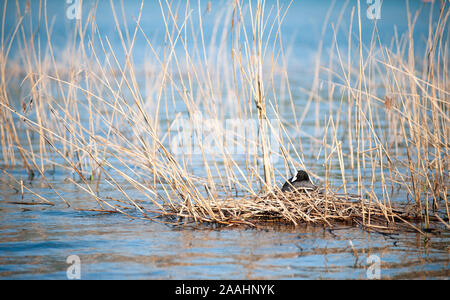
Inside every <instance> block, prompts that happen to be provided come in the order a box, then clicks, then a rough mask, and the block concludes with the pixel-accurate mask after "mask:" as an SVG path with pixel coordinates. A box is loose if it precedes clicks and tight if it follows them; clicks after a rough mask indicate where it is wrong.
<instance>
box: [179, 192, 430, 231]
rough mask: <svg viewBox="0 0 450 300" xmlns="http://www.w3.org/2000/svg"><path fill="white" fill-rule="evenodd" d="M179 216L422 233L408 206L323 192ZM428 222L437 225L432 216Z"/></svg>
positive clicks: (278, 195)
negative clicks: (355, 226) (343, 225)
mask: <svg viewBox="0 0 450 300" xmlns="http://www.w3.org/2000/svg"><path fill="white" fill-rule="evenodd" d="M179 212H182V213H181V214H179V216H181V215H182V216H184V217H187V216H189V217H192V218H194V219H195V220H196V221H199V222H211V223H218V224H225V225H236V224H246V225H250V226H258V225H261V224H264V223H273V222H279V223H284V224H292V225H299V224H323V225H327V226H330V227H333V226H334V225H336V224H337V223H346V224H349V223H350V224H355V225H361V226H363V227H364V228H365V229H373V230H378V231H385V230H388V231H392V230H394V229H395V230H399V229H403V230H408V229H409V230H415V231H419V232H421V230H420V229H419V228H418V227H416V226H415V225H414V224H413V223H414V222H416V221H419V218H418V217H417V216H416V214H415V213H414V208H413V207H411V206H403V207H401V206H398V207H393V206H391V205H388V204H383V203H381V202H379V201H376V200H373V199H370V198H363V197H359V196H357V195H344V194H336V193H332V192H329V191H328V192H325V191H324V190H317V191H302V192H299V191H296V192H284V193H283V192H272V193H268V194H265V195H261V196H251V197H245V198H229V199H225V200H221V201H219V200H217V201H212V202H210V203H208V204H207V205H205V204H201V205H200V204H195V205H189V208H188V207H186V206H184V208H183V209H182V210H179ZM437 218H439V217H437ZM430 220H432V221H438V219H436V217H434V216H432V217H431V218H430Z"/></svg>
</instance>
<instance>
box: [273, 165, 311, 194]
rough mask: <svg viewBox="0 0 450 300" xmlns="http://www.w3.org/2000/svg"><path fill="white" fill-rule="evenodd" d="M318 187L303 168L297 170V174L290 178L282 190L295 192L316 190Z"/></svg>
mask: <svg viewBox="0 0 450 300" xmlns="http://www.w3.org/2000/svg"><path fill="white" fill-rule="evenodd" d="M315 189H317V187H316V186H315V185H314V184H313V183H312V182H311V180H310V179H309V176H308V173H306V172H305V171H303V170H300V171H298V172H297V174H296V175H295V176H294V177H292V178H289V180H288V181H286V182H285V183H284V185H283V187H282V188H281V191H282V192H293V191H305V190H315Z"/></svg>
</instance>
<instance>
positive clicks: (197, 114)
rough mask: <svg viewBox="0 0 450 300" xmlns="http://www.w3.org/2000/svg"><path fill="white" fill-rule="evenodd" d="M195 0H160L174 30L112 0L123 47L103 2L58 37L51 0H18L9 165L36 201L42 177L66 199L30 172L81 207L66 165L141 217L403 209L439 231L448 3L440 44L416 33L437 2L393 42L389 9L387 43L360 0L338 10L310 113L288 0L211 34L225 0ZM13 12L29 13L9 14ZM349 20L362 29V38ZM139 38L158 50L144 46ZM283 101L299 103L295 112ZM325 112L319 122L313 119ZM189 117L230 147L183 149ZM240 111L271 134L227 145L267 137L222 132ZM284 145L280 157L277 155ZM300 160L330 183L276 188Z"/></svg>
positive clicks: (8, 62)
mask: <svg viewBox="0 0 450 300" xmlns="http://www.w3.org/2000/svg"><path fill="white" fill-rule="evenodd" d="M36 3H37V2H36ZM181 3H182V2H179V3H173V2H172V1H165V0H159V1H158V4H159V7H160V10H161V22H162V24H163V25H164V26H163V27H164V30H163V31H164V33H163V42H162V43H161V41H158V42H156V41H154V40H156V38H155V37H153V36H152V34H151V33H149V32H148V30H147V28H143V26H142V15H143V11H144V10H145V9H146V6H145V4H144V1H143V2H141V5H140V7H139V11H138V12H137V15H136V17H135V19H134V23H133V24H130V23H127V21H126V16H125V12H124V8H123V2H120V5H119V7H117V6H116V4H115V3H114V2H113V1H111V2H110V6H111V7H110V8H111V12H112V16H113V17H112V19H113V21H114V24H115V29H116V33H117V38H118V40H119V43H117V44H115V45H114V46H113V45H112V43H111V40H110V38H111V37H108V36H107V35H105V34H104V33H103V32H101V31H100V30H99V27H98V24H97V23H96V15H97V13H98V12H97V7H96V6H93V7H92V9H91V10H90V11H89V12H88V13H87V15H83V16H82V18H81V19H80V20H77V21H75V22H74V23H73V24H75V25H74V29H73V36H72V38H73V39H72V41H71V42H68V44H67V45H66V47H65V48H63V49H59V50H56V49H55V46H54V45H53V42H52V30H53V28H52V24H51V22H50V19H49V16H47V2H46V1H44V0H40V1H39V5H30V2H29V1H26V2H24V3H19V1H16V2H14V1H5V2H4V4H3V8H2V11H3V12H2V32H1V43H0V50H1V51H0V74H1V76H0V120H1V122H0V142H1V155H2V171H3V172H4V173H5V172H6V173H8V170H9V168H23V169H24V170H26V172H27V173H28V178H27V180H22V179H15V180H13V181H9V183H8V184H9V185H17V184H18V183H20V186H14V189H16V190H17V191H19V190H20V191H22V192H21V194H22V195H21V196H22V197H24V192H23V191H24V190H26V191H28V190H30V193H29V197H37V198H39V201H40V202H48V203H52V204H53V203H55V202H56V201H55V200H54V199H53V198H52V199H51V201H50V199H46V198H45V197H43V196H41V195H39V194H37V193H35V192H34V191H32V188H31V187H28V186H23V184H24V182H25V184H26V182H30V181H33V180H36V179H37V178H39V180H41V181H42V184H44V185H46V186H47V187H48V189H49V190H51V191H53V192H54V198H56V199H59V200H60V201H61V202H62V203H64V204H66V205H67V206H73V204H72V203H71V201H70V200H69V199H66V197H65V195H64V193H63V192H62V191H61V189H60V188H59V187H58V186H55V184H54V183H52V182H51V181H50V180H48V178H47V177H48V174H49V172H50V171H53V170H55V169H58V170H61V172H65V173H66V174H69V175H67V181H69V182H70V184H71V185H73V186H74V187H76V188H78V189H79V190H80V192H82V193H84V194H86V195H87V196H88V197H89V198H90V199H92V204H93V205H96V206H98V207H96V208H90V209H91V210H96V211H105V212H106V211H107V212H117V213H122V214H124V215H126V216H128V217H130V218H144V219H155V218H157V217H159V216H164V217H167V218H173V217H175V218H184V219H186V218H187V219H190V220H193V221H194V222H202V223H205V222H208V223H217V224H228V225H231V224H247V225H250V226H254V225H255V224H257V223H258V222H259V221H261V220H265V221H269V220H272V221H278V222H282V223H290V224H300V223H304V222H307V223H314V224H316V223H322V224H327V225H332V223H333V222H335V221H351V222H353V223H358V224H362V226H364V227H365V228H369V227H372V228H375V227H376V226H379V227H380V228H388V227H389V228H391V227H390V226H391V225H393V224H397V225H398V223H399V221H401V222H403V223H404V224H406V225H408V228H416V229H417V230H418V231H421V230H420V228H418V227H416V226H415V225H413V224H411V223H409V221H411V220H415V221H421V222H423V223H424V224H425V225H424V226H425V227H427V228H428V227H430V226H431V225H433V222H436V223H438V224H445V226H447V227H448V224H449V221H448V218H449V216H450V213H449V205H448V182H449V181H448V176H449V175H448V173H449V170H450V160H449V150H450V141H449V137H450V126H449V108H450V103H449V92H448V91H449V90H450V85H449V75H448V74H449V72H448V66H449V64H448V49H449V44H448V34H449V33H448V30H446V28H448V18H449V14H450V10H449V5H448V3H447V2H442V3H441V4H440V5H441V6H440V9H439V15H438V16H435V15H433V6H431V8H430V10H429V20H430V21H429V32H428V36H427V37H426V40H425V41H422V40H421V41H416V40H414V38H413V36H414V34H413V33H414V27H415V25H416V23H415V22H416V20H417V16H418V15H419V14H421V13H426V12H425V10H426V9H427V7H426V6H425V5H424V6H423V7H422V8H421V9H420V10H418V11H416V12H415V15H411V13H410V12H409V10H408V14H407V18H408V20H407V21H408V30H407V32H405V33H403V35H400V36H398V35H396V38H395V39H394V40H393V41H392V43H391V44H390V45H389V47H388V46H386V44H384V43H382V42H381V38H380V35H379V33H378V28H377V23H376V22H374V24H373V30H372V33H371V42H370V44H369V45H365V44H364V43H363V42H362V40H363V39H362V34H363V33H362V29H361V27H362V25H361V23H362V18H363V17H362V16H361V15H362V14H363V13H364V9H362V8H361V5H360V2H359V1H358V2H357V4H356V5H355V6H351V7H350V6H349V2H348V1H347V2H346V3H345V4H344V5H343V7H342V12H341V13H340V14H339V16H338V19H337V20H333V21H330V20H329V14H327V18H326V19H325V22H324V26H323V30H322V34H324V33H325V31H326V30H328V29H330V28H331V30H332V31H333V32H334V40H333V41H332V47H330V48H329V49H324V48H323V44H322V43H320V45H319V49H318V51H317V64H316V68H315V69H314V70H313V72H312V73H311V79H312V80H311V81H312V84H311V86H308V87H306V88H303V89H302V91H303V93H304V94H303V95H302V96H303V97H304V98H306V102H305V105H304V107H302V108H301V109H300V110H299V108H298V106H297V105H296V103H298V102H297V99H295V96H294V95H293V92H292V89H293V88H292V86H291V84H292V83H291V81H290V79H289V76H288V65H289V63H288V61H287V59H288V58H287V56H286V54H285V52H286V50H285V49H284V47H285V44H284V43H283V42H282V41H283V37H282V30H281V28H282V24H283V19H284V18H285V16H286V14H287V13H288V9H289V6H290V3H289V2H286V3H285V4H284V5H282V4H281V3H280V2H278V1H277V2H276V5H273V6H270V7H269V6H267V5H266V3H265V1H263V0H258V1H241V0H236V1H232V2H230V3H229V6H228V9H226V10H224V12H223V13H221V14H218V16H217V17H216V22H215V23H214V28H213V30H212V31H211V36H209V37H208V39H206V38H205V32H204V29H205V25H204V24H203V18H204V16H205V14H207V13H208V11H209V10H210V6H211V5H212V4H211V3H209V4H207V6H205V5H204V4H203V2H201V1H198V5H197V6H196V7H191V5H190V2H186V3H184V5H181ZM407 3H408V2H407ZM432 5H437V4H432ZM11 7H13V8H11ZM205 8H206V10H205ZM407 8H408V6H407ZM332 9H333V8H330V11H331V10H332ZM11 11H14V13H15V14H16V19H15V23H14V24H8V26H6V25H7V24H6V14H7V12H11ZM345 11H350V12H351V14H350V20H349V22H347V24H348V26H349V27H348V28H343V25H342V16H343V15H344V12H345ZM32 16H38V18H37V19H38V22H39V24H36V21H35V19H33V18H32ZM330 23H331V25H330ZM5 28H9V29H10V30H9V32H5ZM36 28H39V30H36ZM339 32H341V33H342V32H345V33H346V36H347V43H348V47H347V49H345V51H343V50H342V49H340V48H339V45H340V43H338V40H337V39H338V33H339ZM41 35H42V37H41ZM44 37H45V38H44ZM207 40H208V41H209V42H208V43H209V44H207ZM138 42H139V43H142V44H144V45H145V49H146V50H147V51H148V52H149V53H150V54H151V55H150V56H151V57H146V59H142V58H141V57H136V55H135V53H134V52H135V49H136V43H138ZM418 43H425V45H424V48H425V50H424V51H425V52H424V53H425V55H424V56H423V54H418V53H415V45H417V44H418ZM117 45H120V46H117ZM12 48H14V49H16V50H17V51H14V53H11V49H12ZM326 50H328V52H326ZM418 55H422V56H421V57H422V59H418ZM138 60H139V61H138ZM281 101H284V102H287V106H288V107H290V111H288V112H286V111H282V109H281V108H280V106H281V105H280V103H281ZM285 106H286V104H285ZM324 106H325V107H327V106H328V108H329V109H328V111H327V112H326V113H323V111H321V109H323V108H321V107H324ZM310 116H314V123H315V131H316V132H319V134H315V135H314V134H311V133H306V132H304V130H303V128H305V120H306V119H307V118H308V117H310ZM178 119H184V120H185V121H186V122H187V123H185V124H190V125H192V124H194V125H195V124H196V122H199V120H200V122H201V123H202V124H208V125H209V126H208V141H209V142H211V143H213V144H214V143H215V144H216V145H219V147H215V148H214V149H213V151H211V147H210V144H208V143H204V142H202V141H201V138H202V137H205V134H204V132H202V131H201V130H200V129H201V128H203V127H201V126H200V127H196V126H193V127H192V128H193V129H192V130H190V131H189V132H188V135H189V137H190V138H189V139H188V140H184V141H183V142H184V144H183V143H182V144H181V145H180V140H178V139H177V138H178V137H180V136H182V135H183V134H185V133H186V132H183V129H185V128H183V126H175V125H174V124H175V123H176V121H177V120H178ZM227 119H239V120H256V122H255V123H254V124H253V125H252V126H253V127H252V126H250V127H249V130H250V131H253V132H256V138H250V137H249V135H247V134H246V132H244V133H242V135H238V136H235V138H234V139H232V140H228V143H229V144H228V146H230V145H232V146H233V147H236V148H237V149H246V150H249V149H250V150H252V151H243V152H241V153H240V155H238V156H236V155H233V153H231V152H230V151H229V149H230V148H229V147H225V146H223V143H222V142H221V141H223V140H224V139H225V138H226V137H227V136H228V135H229V131H227V130H226V128H225V127H224V126H223V125H221V124H223V123H224V122H225V121H226V120H227ZM202 120H203V121H202ZM285 120H289V122H286V121H285ZM269 121H273V122H269ZM274 144H276V148H274ZM193 145H195V146H197V148H196V150H195V151H192V146H193ZM220 145H222V147H221V146H220ZM180 146H181V148H177V147H180ZM176 149H181V151H178V152H177V151H176ZM307 152H310V153H307ZM274 158H276V159H279V160H280V161H281V163H279V164H277V168H275V165H274V163H273V159H274ZM313 159H314V161H312V160H313ZM300 168H303V169H308V171H309V172H310V173H311V175H312V177H314V178H315V180H320V181H321V182H322V184H323V192H322V193H310V194H307V195H305V194H296V195H293V194H292V195H291V194H280V192H279V191H277V186H278V185H279V184H280V183H282V182H283V181H285V180H286V179H287V178H288V177H290V176H291V175H292V174H293V173H294V172H295V171H296V170H297V169H300ZM105 185H106V186H108V187H112V188H113V190H114V191H115V193H114V196H113V197H112V196H109V195H107V194H106V193H103V190H102V188H103V187H104V186H105ZM24 187H25V188H24ZM396 190H402V191H404V192H405V197H406V198H407V199H405V200H407V201H406V202H407V206H406V205H403V206H400V205H398V203H395V204H393V203H391V198H392V197H393V194H394V191H396ZM352 193H353V194H355V195H353V196H350V195H351V194H352ZM409 199H412V200H411V201H409ZM406 207H407V208H406ZM74 208H75V209H79V208H78V207H74ZM408 220H409V221H408ZM386 222H387V223H388V224H387V225H386ZM430 222H431V223H430ZM396 228H402V227H401V226H397V227H396Z"/></svg>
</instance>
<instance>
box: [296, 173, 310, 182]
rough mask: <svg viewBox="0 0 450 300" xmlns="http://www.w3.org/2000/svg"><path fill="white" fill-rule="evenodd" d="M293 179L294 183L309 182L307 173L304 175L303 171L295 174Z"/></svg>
mask: <svg viewBox="0 0 450 300" xmlns="http://www.w3.org/2000/svg"><path fill="white" fill-rule="evenodd" d="M294 179H295V180H294V182H295V181H309V176H308V173H306V172H305V171H303V170H300V171H298V172H297V175H296V176H295V178H294Z"/></svg>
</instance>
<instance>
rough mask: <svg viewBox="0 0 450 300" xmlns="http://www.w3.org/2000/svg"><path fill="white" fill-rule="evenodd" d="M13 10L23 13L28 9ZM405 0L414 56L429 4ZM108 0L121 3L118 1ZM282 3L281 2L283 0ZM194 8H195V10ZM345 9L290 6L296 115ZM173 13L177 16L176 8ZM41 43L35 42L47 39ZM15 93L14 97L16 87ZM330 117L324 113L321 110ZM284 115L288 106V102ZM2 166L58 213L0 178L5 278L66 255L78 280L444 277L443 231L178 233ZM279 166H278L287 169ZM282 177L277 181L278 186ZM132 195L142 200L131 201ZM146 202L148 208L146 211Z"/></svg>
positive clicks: (367, 29)
mask: <svg viewBox="0 0 450 300" xmlns="http://www.w3.org/2000/svg"><path fill="white" fill-rule="evenodd" d="M19 2H20V5H22V6H23V7H25V5H26V1H19ZM64 2H65V1H47V10H48V12H47V13H48V16H49V19H52V20H53V22H54V25H53V28H54V29H53V30H54V31H53V38H52V41H53V44H54V45H55V49H58V48H61V49H62V48H64V46H65V45H66V44H67V40H68V39H70V32H71V30H73V21H71V20H70V19H68V18H67V15H66V12H67V9H68V8H69V5H67V4H64ZM124 2H125V3H124V5H125V7H124V10H125V12H126V15H127V22H128V23H129V24H132V22H133V20H134V18H135V17H136V16H137V15H138V12H139V7H140V2H139V1H124ZM194 2H197V1H194ZM375 2H376V1H375ZM410 2H411V3H410V9H411V11H413V12H414V11H416V10H417V9H420V8H422V9H424V11H426V13H422V14H420V15H419V17H418V21H417V25H416V30H415V38H417V40H418V41H419V40H422V43H420V42H417V45H416V47H417V48H418V50H417V51H418V52H419V53H420V47H423V44H424V42H423V39H424V36H427V32H428V11H429V4H427V5H428V6H424V4H422V2H421V1H410ZM115 3H116V4H117V7H120V2H119V1H115ZM280 3H281V4H282V5H284V6H286V5H287V4H288V2H287V1H280ZM31 5H32V10H33V9H36V7H37V6H38V5H39V3H38V1H32V3H31ZM92 5H94V2H91V1H84V2H83V13H86V12H87V11H88V10H89V9H90V8H91V7H92ZM196 5H197V4H196V3H193V4H192V6H193V8H196ZM227 5H229V1H212V4H211V10H210V11H209V12H208V13H205V14H204V25H205V36H208V35H209V34H211V32H212V31H213V28H214V26H213V25H214V24H215V18H216V16H218V15H220V16H226V10H225V9H224V7H226V6H227ZM273 5H276V1H267V7H272V6H273ZM343 5H344V1H342V2H341V1H339V2H338V3H335V4H334V7H332V8H331V9H330V7H331V2H330V1H306V0H305V1H297V0H296V1H294V2H293V3H292V5H291V7H290V9H289V12H288V14H287V16H286V19H285V21H284V23H283V24H284V25H283V27H282V28H283V29H282V30H283V31H282V33H283V35H284V37H283V38H284V43H285V46H286V48H287V49H289V54H288V58H289V59H290V63H289V64H288V66H287V67H288V71H289V74H290V80H291V84H292V85H293V86H292V87H291V88H292V90H293V94H294V97H295V103H296V109H298V112H296V113H297V114H298V115H301V112H302V107H303V106H304V104H305V102H306V96H305V95H304V93H302V92H301V91H302V90H301V88H306V89H307V88H308V87H309V85H310V84H311V83H312V75H313V73H314V71H313V69H314V66H315V57H316V54H317V49H318V47H319V43H320V41H321V40H322V38H323V41H324V44H323V48H324V49H327V47H330V45H331V42H332V40H333V33H332V28H331V26H327V30H326V31H325V34H324V35H323V37H322V35H321V32H322V26H323V21H324V19H325V18H326V15H327V12H328V11H329V12H330V17H329V19H330V23H333V22H335V21H336V19H337V18H338V17H339V14H340V12H341V9H342V7H343ZM1 6H2V7H3V2H2V5H1ZM203 6H204V7H203ZM353 6H356V2H355V1H349V2H348V6H347V8H346V10H345V11H344V14H343V20H344V21H343V23H345V24H346V25H347V26H348V23H349V21H348V18H349V15H350V12H351V8H352V7H353ZM435 6H436V7H435V12H434V15H437V14H438V7H437V6H438V5H435ZM361 7H362V32H363V41H364V42H365V43H370V39H371V32H372V28H373V20H369V19H368V18H367V17H366V9H367V5H366V3H365V1H362V2H361ZM447 9H448V8H447ZM200 10H201V11H202V12H204V11H206V10H207V1H203V2H202V8H201V9H200ZM97 11H98V12H97V15H96V18H97V19H96V21H97V24H98V28H99V31H100V32H102V33H103V34H104V35H105V36H108V37H109V38H110V42H111V44H112V45H114V46H115V47H120V43H121V42H120V39H119V38H118V35H117V33H116V31H115V25H114V21H113V19H112V18H113V17H112V15H111V8H110V5H109V1H100V2H99V3H98V8H97ZM180 11H184V10H183V5H181V8H180ZM106 12H107V13H106ZM380 13H381V19H380V20H378V27H379V32H380V35H381V38H382V42H383V43H384V44H387V45H388V44H389V43H390V42H391V40H392V38H393V37H394V36H395V33H394V29H393V28H394V26H395V27H396V30H397V31H398V32H400V33H403V32H405V31H406V29H407V16H406V6H405V2H404V1H384V2H383V5H382V6H381V11H380ZM33 18H37V15H34V16H33ZM15 24H16V19H15V3H12V1H8V5H7V10H6V27H5V28H4V30H5V32H6V33H7V34H9V33H10V32H11V31H12V30H13V29H14V27H15ZM41 24H43V23H41ZM162 24H163V22H162V18H161V14H160V8H159V5H158V4H157V1H146V2H145V4H144V10H143V17H142V21H141V26H142V28H144V29H145V30H146V31H148V32H150V33H151V34H152V35H153V36H154V38H155V39H154V41H158V35H159V36H161V40H160V43H161V45H162V44H163V43H164V39H163V32H164V26H163V25H162ZM354 26H355V25H354ZM343 27H344V28H346V27H345V26H343ZM345 36H346V33H345V31H340V32H338V33H337V40H338V41H340V40H342V42H339V43H338V44H339V46H340V47H341V49H342V51H343V52H345V51H346V50H345V49H346V45H347V41H346V39H345ZM45 42H46V41H45V38H42V43H43V44H45ZM20 47H21V45H20V44H18V43H15V44H14V45H13V48H12V49H13V51H12V54H11V56H12V57H14V50H17V49H19V48H20ZM324 53H325V51H324ZM323 55H325V56H326V54H323ZM148 56H149V50H148V47H146V46H145V40H144V39H143V37H142V36H140V37H138V38H137V40H136V48H135V50H134V57H135V60H139V59H142V57H148ZM118 59H123V57H122V58H121V57H118ZM138 65H139V64H138ZM17 89H18V90H19V91H18V92H17V93H18V94H19V95H20V93H21V92H20V88H17ZM327 109H328V108H327ZM327 109H324V110H323V112H322V111H320V113H326V112H327V111H328V110H327ZM286 110H289V106H288V104H286ZM182 112H183V111H182ZM302 130H304V131H306V132H308V133H310V134H312V135H314V134H317V136H318V137H320V132H318V133H317V132H315V131H316V127H315V124H314V114H310V115H308V116H307V117H306V118H305V121H304V126H303V127H302ZM21 138H23V139H25V138H26V137H21ZM33 138H35V137H33ZM33 142H36V141H35V140H33ZM312 149H313V148H312V146H311V148H309V147H308V146H307V145H306V143H305V145H304V149H303V150H304V152H305V153H304V157H305V160H306V161H307V162H306V161H305V164H306V165H307V166H308V167H310V168H311V170H312V171H313V172H314V173H315V174H318V177H319V178H320V176H323V175H324V171H323V170H321V167H320V166H317V165H315V163H314V159H315V155H316V153H314V152H313V151H314V150H312ZM0 166H1V168H2V169H5V170H7V172H8V173H9V174H11V175H13V176H14V177H15V178H16V179H17V180H19V181H20V180H23V181H24V184H26V185H27V186H28V187H30V188H32V190H33V191H34V192H36V193H37V194H39V195H41V196H43V197H44V198H46V199H48V200H50V201H52V202H53V203H55V205H54V206H50V205H24V204H18V203H17V202H22V201H26V200H27V199H28V198H27V197H28V196H30V194H29V193H27V192H25V196H24V197H25V198H24V199H22V196H21V193H20V192H16V190H14V189H13V188H12V187H11V186H17V185H16V182H15V181H13V180H12V179H11V178H8V177H7V176H6V175H4V174H2V177H3V178H2V179H3V180H2V181H0V278H1V279H66V278H67V273H66V272H67V269H68V267H69V266H70V264H69V263H67V261H66V259H67V258H68V257H69V256H71V255H76V256H78V257H79V259H80V264H81V278H82V279H367V278H371V276H372V275H371V274H373V273H371V272H372V271H373V270H374V267H377V262H379V266H380V269H379V270H380V273H379V274H380V276H381V278H386V279H430V278H434V279H448V278H450V266H449V262H450V257H449V255H450V243H449V241H450V233H449V232H448V230H444V229H443V228H442V230H440V231H437V232H434V233H429V234H427V235H426V236H423V235H421V234H419V233H412V232H410V233H399V234H380V233H373V232H372V233H369V232H366V231H364V230H362V229H361V228H359V227H349V226H344V225H342V226H338V227H336V228H334V229H327V228H323V227H321V226H298V227H293V226H267V227H263V228H258V229H250V228H211V227H200V228H192V227H182V226H179V227H176V226H172V225H167V224H164V223H160V222H151V221H148V220H141V219H135V220H130V219H129V218H127V217H126V216H124V215H121V214H109V213H98V212H88V211H77V210H74V209H73V208H68V207H67V206H66V205H65V204H64V203H63V202H62V201H61V200H60V199H59V198H58V197H57V196H56V195H55V193H54V192H52V191H51V190H50V189H49V188H48V184H49V183H50V184H52V185H53V186H55V187H57V188H58V190H59V191H61V192H62V193H63V195H64V198H65V199H66V200H67V201H69V202H70V203H71V204H72V206H73V207H80V208H92V207H93V199H92V198H91V197H88V196H85V195H84V194H82V193H80V191H79V189H77V188H76V187H75V186H74V185H73V184H71V183H70V182H68V181H67V180H66V178H67V177H70V176H71V174H70V173H67V172H62V171H61V170H58V169H56V170H55V171H49V174H48V177H47V179H48V180H49V182H46V181H44V180H43V179H42V178H41V177H39V176H37V177H36V178H35V179H34V180H32V181H31V182H30V181H29V180H27V174H26V172H25V171H24V170H23V168H20V167H19V166H18V167H15V168H11V167H10V168H8V169H6V168H5V165H4V164H3V162H0ZM276 166H278V167H280V168H281V167H282V162H280V163H279V164H278V165H276ZM194 171H196V172H201V169H200V168H198V169H195V165H194ZM336 173H337V174H338V173H339V171H338V170H337V171H336ZM278 180H279V182H278V183H280V182H281V181H282V180H281V179H280V178H278ZM121 185H122V186H123V187H124V189H127V191H129V195H131V196H133V189H134V187H133V186H131V185H130V184H129V183H127V182H122V183H121ZM350 186H351V184H350ZM100 190H101V191H102V193H111V195H114V192H115V189H114V188H113V187H112V186H111V185H108V184H106V183H101V184H100ZM378 192H380V191H379V190H378ZM405 195H406V192H405V191H404V190H403V191H396V194H395V195H394V196H393V200H398V201H402V199H404V198H405ZM136 198H139V196H138V193H136ZM142 201H143V202H142V204H143V205H145V204H148V205H151V203H146V202H145V201H144V200H142ZM94 205H95V203H94ZM417 226H421V225H420V224H417ZM374 262H375V264H374Z"/></svg>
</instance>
